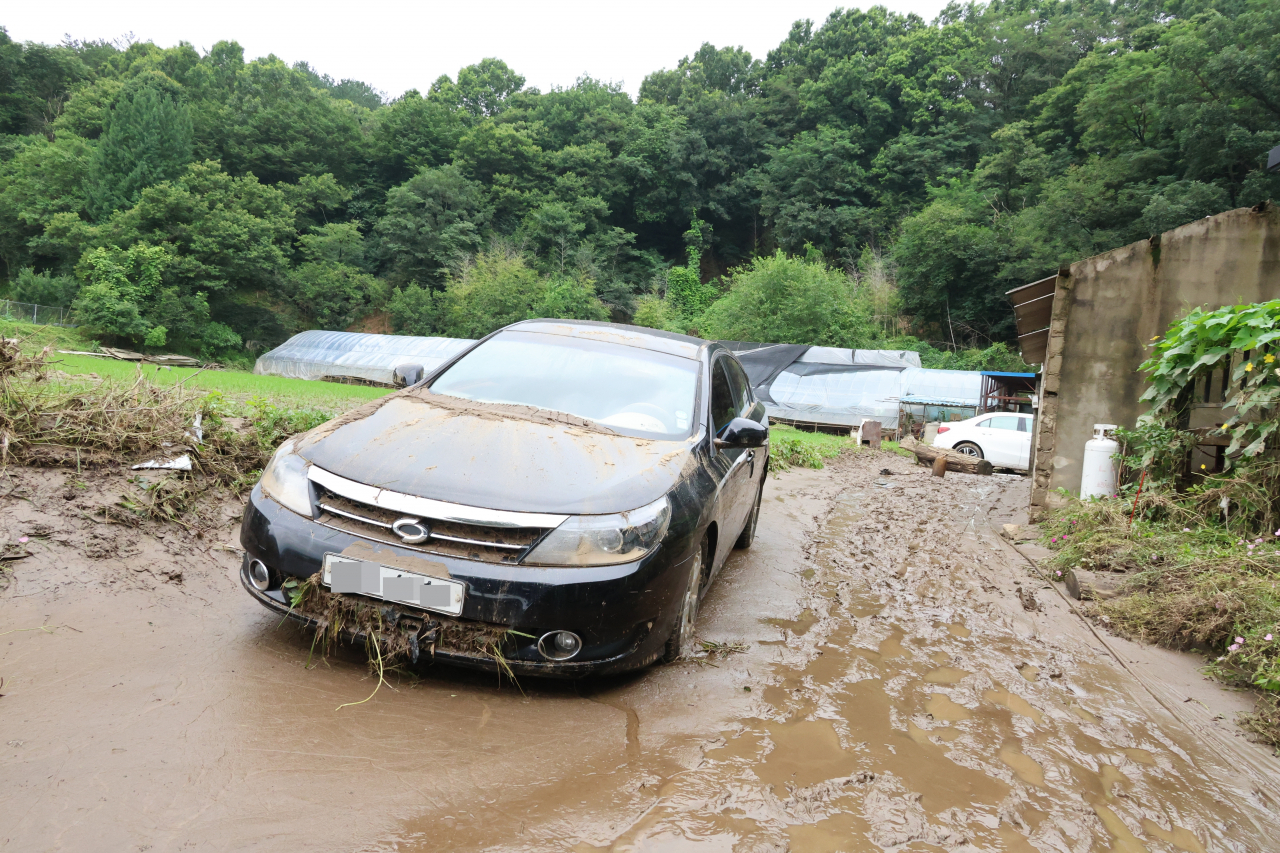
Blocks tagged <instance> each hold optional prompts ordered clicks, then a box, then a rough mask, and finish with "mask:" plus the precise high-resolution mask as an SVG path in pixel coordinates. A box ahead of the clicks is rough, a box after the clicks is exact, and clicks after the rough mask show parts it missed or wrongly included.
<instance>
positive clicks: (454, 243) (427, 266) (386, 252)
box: [376, 166, 489, 284]
mask: <svg viewBox="0 0 1280 853" xmlns="http://www.w3.org/2000/svg"><path fill="white" fill-rule="evenodd" d="M488 218H489V213H488V210H487V209H486V207H485V201H484V197H483V195H482V188H481V186H480V185H479V184H477V183H476V182H474V181H471V180H468V179H467V177H466V176H465V175H463V173H462V170H461V169H459V168H458V167H457V166H442V167H440V168H437V169H423V170H422V171H421V172H419V173H418V174H417V175H414V176H413V177H412V178H410V179H409V180H408V181H406V182H405V183H403V184H401V185H400V186H398V187H396V188H395V189H393V190H391V191H390V192H388V193H387V212H386V215H385V216H383V217H382V219H380V220H379V221H378V227H377V230H376V233H377V236H378V237H379V239H380V240H381V249H382V255H383V258H384V259H385V261H386V264H387V269H388V271H389V272H390V274H391V277H392V278H393V280H395V281H398V282H405V283H408V282H420V283H422V284H439V283H442V282H443V281H444V277H445V275H446V273H447V271H448V269H449V267H451V266H452V265H454V264H456V263H458V262H459V261H460V260H461V259H462V258H464V257H466V256H467V255H468V254H470V253H472V252H475V251H476V250H477V249H479V248H480V245H481V233H482V229H483V228H484V226H485V224H486V223H487V221H488Z"/></svg>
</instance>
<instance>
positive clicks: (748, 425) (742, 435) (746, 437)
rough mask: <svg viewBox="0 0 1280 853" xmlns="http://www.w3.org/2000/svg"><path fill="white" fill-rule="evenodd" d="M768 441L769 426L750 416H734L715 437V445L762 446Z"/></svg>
mask: <svg viewBox="0 0 1280 853" xmlns="http://www.w3.org/2000/svg"><path fill="white" fill-rule="evenodd" d="M768 443H769V428H768V427H767V426H765V425H764V424H760V423H756V422H755V421H753V420H751V419H750V418H734V419H733V420H731V421H729V425H728V426H726V427H725V428H724V431H723V432H722V433H721V434H720V437H719V438H717V439H716V447H764V446H765V445H766V444H768Z"/></svg>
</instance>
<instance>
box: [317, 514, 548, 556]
mask: <svg viewBox="0 0 1280 853" xmlns="http://www.w3.org/2000/svg"><path fill="white" fill-rule="evenodd" d="M318 506H319V507H320V508H321V509H322V510H324V511H325V512H331V513H333V514H334V515H340V516H342V517H343V518H349V519H351V520H352V521H359V522H362V523H364V524H372V525H374V526H376V527H382V528H385V529H386V530H393V529H394V528H393V527H392V525H390V524H385V523H384V522H381V521H378V520H376V519H373V518H369V517H368V516H364V515H357V514H356V513H354V512H347V511H346V510H341V509H338V508H337V507H333V506H330V505H329V504H327V503H323V502H320V503H319V504H318ZM321 523H323V522H321ZM325 526H326V527H328V525H325ZM335 529H336V528H335ZM432 539H443V540H444V541H446V542H457V543H458V544H460V545H480V546H483V547H485V548H502V549H504V550H507V551H523V550H525V549H526V548H527V547H529V546H527V545H511V544H508V543H506V542H485V541H483V540H481V539H464V538H463V537H461V536H446V535H444V534H443V533H435V532H432V533H431V534H430V535H429V536H428V537H427V538H426V540H424V541H423V542H419V543H418V544H419V545H425V544H427V543H428V542H430V541H431V540H432ZM379 541H381V540H379ZM402 544H405V545H406V547H412V546H409V545H407V543H402ZM418 550H424V549H421V548H419V549H418Z"/></svg>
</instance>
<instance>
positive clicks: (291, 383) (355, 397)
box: [49, 353, 390, 412]
mask: <svg viewBox="0 0 1280 853" xmlns="http://www.w3.org/2000/svg"><path fill="white" fill-rule="evenodd" d="M49 363H50V366H52V367H54V368H55V369H57V370H61V371H63V372H65V373H70V374H72V375H82V374H86V373H96V374H97V375H98V376H101V377H102V378H103V379H108V378H110V379H123V380H126V381H132V380H133V378H134V377H135V376H137V375H138V371H139V370H141V371H142V372H143V373H145V374H146V376H147V380H148V381H150V382H154V383H157V384H166V385H172V384H175V383H178V382H182V381H183V380H185V379H187V378H188V377H192V376H193V374H198V375H195V376H194V378H191V379H189V380H188V381H187V382H186V386H185V387H188V388H199V389H202V390H205V391H220V392H222V394H223V395H225V396H226V397H227V398H228V399H230V400H235V401H238V402H244V401H246V400H249V399H251V398H253V397H262V398H264V399H266V400H270V401H271V402H272V403H274V404H275V405H276V406H279V407H280V408H283V409H329V410H332V411H335V412H337V411H343V410H346V409H350V408H352V407H354V406H358V405H360V404H361V403H363V402H365V401H366V400H372V399H374V398H376V397H382V396H384V395H386V394H389V393H390V389H387V388H369V387H366V386H363V385H343V384H342V383H339V382H317V381H312V380H308V379H286V378H284V377H282V376H255V375H254V374H252V373H246V372H244V371H241V370H202V371H197V370H196V369H195V368H188V367H174V368H172V369H166V368H161V369H160V370H156V366H155V365H154V364H144V365H142V366H141V367H139V366H138V364H137V363H136V362H131V361H116V360H115V359H110V358H94V357H93V356H88V355H64V354H61V353H55V354H54V355H53V357H52V358H50V360H49Z"/></svg>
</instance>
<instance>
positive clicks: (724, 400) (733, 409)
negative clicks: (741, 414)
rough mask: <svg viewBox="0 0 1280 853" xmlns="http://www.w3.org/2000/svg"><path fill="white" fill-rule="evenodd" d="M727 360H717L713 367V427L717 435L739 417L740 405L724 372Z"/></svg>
mask: <svg viewBox="0 0 1280 853" xmlns="http://www.w3.org/2000/svg"><path fill="white" fill-rule="evenodd" d="M724 363H725V360H724V359H723V358H718V359H716V362H715V364H713V365H711V426H712V429H713V430H714V431H715V435H720V432H721V430H723V429H724V428H725V427H726V426H728V425H729V421H731V420H733V419H734V418H736V417H737V416H738V403H737V401H736V400H735V399H734V398H733V390H732V386H731V385H730V384H729V376H728V374H726V373H725V370H724Z"/></svg>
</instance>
